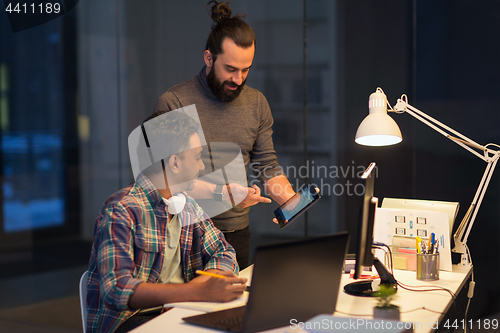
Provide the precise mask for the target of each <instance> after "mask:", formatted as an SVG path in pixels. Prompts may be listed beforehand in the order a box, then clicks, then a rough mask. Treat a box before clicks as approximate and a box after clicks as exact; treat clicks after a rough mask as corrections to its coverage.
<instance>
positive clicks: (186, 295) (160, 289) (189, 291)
mask: <svg viewBox="0 0 500 333" xmlns="http://www.w3.org/2000/svg"><path fill="white" fill-rule="evenodd" d="M197 288H198V289H199V288H200V287H199V286H198V285H196V284H189V283H179V284H161V283H160V284H157V283H147V282H143V283H141V284H139V285H138V286H137V287H136V288H135V291H134V293H133V294H132V297H130V300H129V303H128V304H129V307H130V308H131V309H134V310H137V309H147V308H153V307H156V306H161V305H163V304H165V303H173V302H184V301H199V300H201V297H200V296H201V295H200V293H199V290H197Z"/></svg>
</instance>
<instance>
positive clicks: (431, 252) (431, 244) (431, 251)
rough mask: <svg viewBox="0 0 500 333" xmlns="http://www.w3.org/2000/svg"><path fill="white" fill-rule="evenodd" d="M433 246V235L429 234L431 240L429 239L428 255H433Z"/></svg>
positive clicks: (434, 242) (434, 240) (434, 241)
mask: <svg viewBox="0 0 500 333" xmlns="http://www.w3.org/2000/svg"><path fill="white" fill-rule="evenodd" d="M434 244H436V238H435V234H434V233H433V232H432V233H431V238H429V254H433V253H434Z"/></svg>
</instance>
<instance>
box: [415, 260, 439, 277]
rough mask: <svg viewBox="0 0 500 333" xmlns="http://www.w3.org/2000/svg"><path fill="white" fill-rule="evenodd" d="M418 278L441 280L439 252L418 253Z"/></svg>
mask: <svg viewBox="0 0 500 333" xmlns="http://www.w3.org/2000/svg"><path fill="white" fill-rule="evenodd" d="M417 280H423V281H433V280H439V253H434V254H422V253H417Z"/></svg>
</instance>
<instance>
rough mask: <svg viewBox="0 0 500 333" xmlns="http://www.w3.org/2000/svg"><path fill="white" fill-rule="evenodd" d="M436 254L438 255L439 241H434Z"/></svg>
mask: <svg viewBox="0 0 500 333" xmlns="http://www.w3.org/2000/svg"><path fill="white" fill-rule="evenodd" d="M436 253H439V239H438V240H436Z"/></svg>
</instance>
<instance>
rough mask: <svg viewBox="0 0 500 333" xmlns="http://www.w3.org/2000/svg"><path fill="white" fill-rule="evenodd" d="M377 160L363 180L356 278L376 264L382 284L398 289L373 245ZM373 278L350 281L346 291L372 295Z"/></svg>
mask: <svg viewBox="0 0 500 333" xmlns="http://www.w3.org/2000/svg"><path fill="white" fill-rule="evenodd" d="M375 166H376V164H375V162H372V163H370V165H369V166H368V168H366V170H365V172H364V173H363V175H361V180H362V182H363V185H364V188H365V192H364V195H363V197H362V198H361V207H360V213H359V222H358V230H357V237H356V238H357V242H356V254H355V255H356V262H355V266H354V279H359V278H360V277H361V273H362V271H363V267H364V266H370V267H371V266H372V265H373V266H375V269H376V270H377V272H378V274H379V276H380V284H386V285H390V286H392V287H393V288H394V289H396V286H397V284H396V280H395V279H394V276H393V275H392V274H391V273H390V272H389V271H388V270H387V269H386V268H385V266H384V265H383V264H382V263H381V262H380V260H378V259H377V258H376V257H375V256H374V255H373V252H372V246H373V225H374V222H375V212H376V209H377V204H378V199H377V198H376V197H375V196H374V195H373V193H374V187H375V176H374V174H373V169H375ZM372 282H373V280H362V281H356V282H353V283H349V284H347V285H346V286H345V287H344V291H345V292H346V293H348V294H350V295H354V296H372V294H373V288H372Z"/></svg>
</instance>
